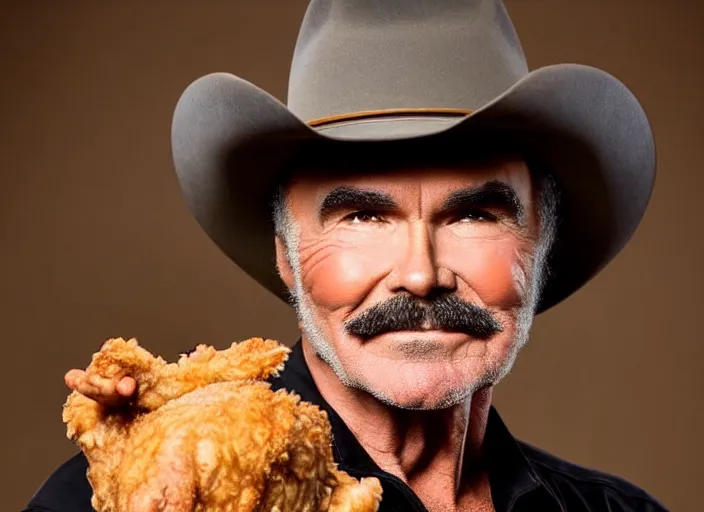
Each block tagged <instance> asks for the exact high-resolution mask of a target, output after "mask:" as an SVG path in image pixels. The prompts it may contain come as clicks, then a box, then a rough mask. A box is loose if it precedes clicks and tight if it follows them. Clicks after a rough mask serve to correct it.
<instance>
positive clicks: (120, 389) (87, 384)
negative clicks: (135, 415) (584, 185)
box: [64, 369, 137, 407]
mask: <svg viewBox="0 0 704 512" xmlns="http://www.w3.org/2000/svg"><path fill="white" fill-rule="evenodd" d="M64 382H66V385H67V386H68V387H69V388H70V389H71V390H73V391H76V392H78V393H80V394H82V395H84V396H86V397H88V398H90V399H91V400H95V401H96V402H98V403H99V404H101V405H105V406H109V407H116V406H120V405H124V404H126V403H127V402H128V401H129V400H130V399H131V398H132V397H133V396H134V394H135V392H136V391H137V381H135V380H134V379H133V378H132V377H129V376H125V377H122V378H115V379H106V378H105V377H101V376H100V375H95V374H93V373H89V372H86V371H84V370H77V369H73V370H69V371H68V372H67V373H66V375H64Z"/></svg>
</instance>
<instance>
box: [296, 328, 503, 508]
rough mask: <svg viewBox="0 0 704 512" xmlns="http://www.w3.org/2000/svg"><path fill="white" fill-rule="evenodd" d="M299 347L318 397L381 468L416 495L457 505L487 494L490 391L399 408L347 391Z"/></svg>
mask: <svg viewBox="0 0 704 512" xmlns="http://www.w3.org/2000/svg"><path fill="white" fill-rule="evenodd" d="M302 348H303V353H304V356H305V359H306V363H307V365H308V368H309V369H310V372H311V375H312V376H313V380H314V381H315V384H316V386H317V387H318V389H319V391H320V393H321V395H322V396H323V398H324V399H325V401H326V402H328V403H329V404H330V405H331V406H332V408H333V409H335V411H336V412H337V413H338V414H339V415H340V417H341V418H342V420H343V421H344V422H345V424H346V425H347V427H348V428H349V429H350V431H351V432H352V433H353V434H354V436H355V437H356V438H357V440H358V441H359V443H360V444H361V445H362V447H363V448H364V449H365V450H366V452H367V453H368V454H369V456H370V457H371V458H372V460H373V461H374V462H376V464H377V465H378V466H379V467H380V468H381V469H383V470H384V471H386V472H388V473H391V474H393V475H395V476H397V477H398V478H400V479H401V480H403V481H404V482H406V483H407V484H408V485H409V486H410V487H411V488H413V489H414V490H415V491H416V492H417V493H418V494H419V495H422V494H424V493H425V492H426V490H427V493H428V494H430V495H432V494H433V493H436V494H439V495H444V496H454V497H455V499H456V500H459V499H460V497H461V495H463V496H465V497H467V498H470V497H471V496H472V495H474V496H477V497H479V495H484V494H486V492H487V491H488V479H487V478H486V473H485V470H484V464H483V460H482V446H483V442H484V433H485V431H486V424H487V419H488V416H489V409H490V406H491V388H487V389H483V390H480V391H478V392H477V393H475V394H474V395H473V396H472V397H471V398H470V399H468V400H466V401H464V402H462V403H460V404H457V405H455V406H453V407H450V408H447V409H442V410H432V411H418V410H404V409H399V408H396V407H392V406H389V405H386V404H384V403H383V402H381V401H379V400H377V399H376V398H375V397H373V396H372V395H370V394H369V393H367V392H365V391H361V390H359V389H354V388H350V387H347V386H345V385H344V384H343V383H342V382H340V379H339V378H338V377H337V375H335V373H334V372H333V371H332V369H331V368H330V366H329V365H328V364H327V363H325V362H324V361H323V360H322V359H320V358H319V357H318V356H317V355H316V353H315V351H314V349H313V348H312V346H311V345H310V344H309V343H308V342H307V341H306V340H305V339H304V340H303V343H302ZM369 425H374V428H369ZM448 491H450V492H448Z"/></svg>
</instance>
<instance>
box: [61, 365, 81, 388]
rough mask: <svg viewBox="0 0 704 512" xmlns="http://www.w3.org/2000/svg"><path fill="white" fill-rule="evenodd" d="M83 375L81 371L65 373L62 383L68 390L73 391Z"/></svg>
mask: <svg viewBox="0 0 704 512" xmlns="http://www.w3.org/2000/svg"><path fill="white" fill-rule="evenodd" d="M84 373H85V372H84V371H83V370H75V369H74V370H69V371H68V372H66V375H64V382H65V383H66V385H67V386H68V387H69V388H70V389H72V390H74V391H75V390H76V385H77V382H78V380H79V379H80V378H81V377H82V375H83V374H84Z"/></svg>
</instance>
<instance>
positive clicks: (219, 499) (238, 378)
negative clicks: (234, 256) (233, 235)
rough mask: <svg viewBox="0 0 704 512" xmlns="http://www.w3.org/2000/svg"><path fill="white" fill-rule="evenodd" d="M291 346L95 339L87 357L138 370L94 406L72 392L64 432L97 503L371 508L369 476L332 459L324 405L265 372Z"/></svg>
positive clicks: (373, 492) (107, 511) (124, 509)
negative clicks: (157, 353)
mask: <svg viewBox="0 0 704 512" xmlns="http://www.w3.org/2000/svg"><path fill="white" fill-rule="evenodd" d="M288 353H289V349H288V348H287V347H285V346H283V345H281V344H279V343H278V342H276V341H273V340H264V339H261V338H252V339H249V340H246V341H243V342H240V343H233V344H232V346H231V347H230V348H228V349H226V350H222V351H218V350H216V349H215V348H213V347H208V346H205V345H199V346H198V347H197V348H196V349H195V350H194V351H193V352H192V353H191V354H188V355H185V354H184V355H182V356H181V358H180V359H179V360H178V362H177V363H171V364H168V363H167V362H166V361H164V360H163V359H162V358H160V357H154V356H152V354H150V353H149V352H148V351H147V350H145V349H144V348H142V347H140V346H139V345H138V343H137V341H136V340H134V339H131V340H128V341H125V340H124V339H121V338H118V339H111V340H108V341H107V342H105V344H104V345H103V347H102V348H101V350H100V351H99V352H97V353H96V354H94V355H93V359H92V361H91V363H90V365H89V366H88V368H87V369H86V370H87V371H88V372H91V373H94V374H97V375H100V376H102V377H105V378H114V377H117V378H120V377H123V376H125V375H129V376H131V377H133V378H134V379H135V380H136V382H137V394H136V399H135V400H134V401H133V403H130V404H127V405H126V406H125V407H121V408H115V407H112V408H110V407H106V406H103V405H101V404H99V403H97V402H95V401H93V400H91V399H90V398H87V397H86V396H84V395H82V394H79V393H77V392H75V391H74V392H72V393H71V394H70V395H69V397H68V399H67V401H66V403H65V405H64V410H63V420H64V422H65V423H66V426H67V436H68V437H69V438H70V439H71V440H73V441H74V442H75V443H76V444H77V445H78V446H79V447H80V448H81V449H82V450H83V452H84V454H85V456H86V458H87V460H88V463H89V469H88V474H87V476H88V480H89V482H90V484H91V486H92V488H93V497H92V501H91V504H92V506H93V508H95V509H96V510H97V511H98V512H137V511H139V512H150V511H168V512H186V511H196V512H254V511H257V512H260V511H261V512H269V511H271V512H286V511H291V512H322V511H328V512H372V511H376V510H378V507H379V502H380V501H381V493H382V489H381V485H380V483H379V481H378V480H377V479H376V478H373V477H369V478H362V479H361V481H357V480H356V479H354V478H352V477H351V476H349V475H347V474H346V473H344V472H342V471H340V470H338V469H337V466H336V464H335V463H334V461H333V458H332V449H331V429H330V424H329V422H328V419H327V415H326V414H325V412H324V411H321V410H320V409H319V408H318V407H317V406H314V405H312V404H309V403H307V402H303V401H302V400H301V399H300V397H298V396H297V395H295V394H293V393H288V392H286V391H285V390H279V391H276V392H274V391H272V390H271V389H270V386H269V384H268V383H267V382H264V381H265V379H267V378H268V377H269V376H272V375H278V372H280V371H281V370H282V369H283V366H284V364H285V361H286V359H287V357H288Z"/></svg>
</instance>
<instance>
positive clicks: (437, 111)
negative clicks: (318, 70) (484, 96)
mask: <svg viewBox="0 0 704 512" xmlns="http://www.w3.org/2000/svg"><path fill="white" fill-rule="evenodd" d="M471 113H472V111H471V110H463V109H456V108H396V109H388V110H362V111H360V112H351V113H349V114H338V115H335V116H329V117H321V118H319V119H313V120H312V121H308V126H311V127H320V126H324V125H327V124H333V123H339V122H343V121H355V120H360V119H369V118H375V117H391V116H411V115H414V116H418V115H420V116H432V115H441V116H451V117H460V116H461V117H463V116H467V115H469V114H471Z"/></svg>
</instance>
